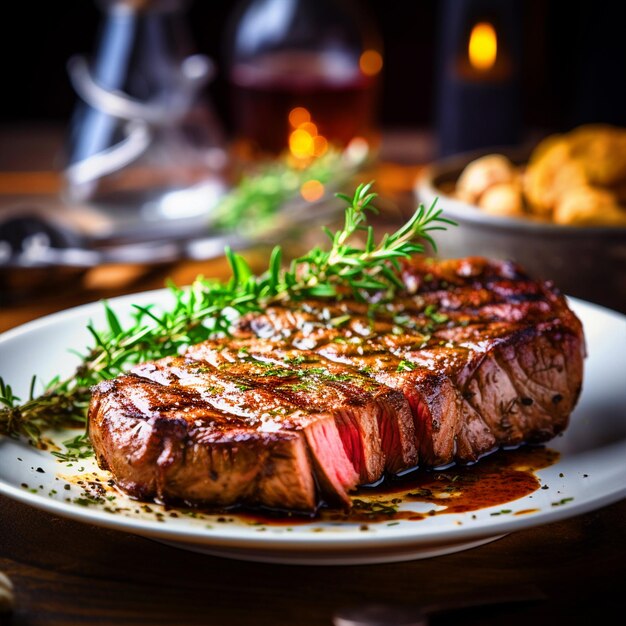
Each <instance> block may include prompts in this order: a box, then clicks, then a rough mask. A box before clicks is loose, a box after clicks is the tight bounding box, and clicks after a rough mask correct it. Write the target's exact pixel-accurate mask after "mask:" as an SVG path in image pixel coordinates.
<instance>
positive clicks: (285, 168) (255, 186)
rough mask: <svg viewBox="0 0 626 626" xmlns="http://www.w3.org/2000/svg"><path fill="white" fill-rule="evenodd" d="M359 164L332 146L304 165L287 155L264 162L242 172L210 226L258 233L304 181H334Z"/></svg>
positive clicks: (297, 190)
mask: <svg viewBox="0 0 626 626" xmlns="http://www.w3.org/2000/svg"><path fill="white" fill-rule="evenodd" d="M359 164H360V162H359V160H358V159H355V158H351V157H350V156H349V155H348V154H346V153H345V152H341V151H339V150H337V149H335V148H329V150H328V151H327V152H326V154H324V155H323V156H321V157H318V158H316V159H313V160H312V161H311V162H309V163H306V164H305V165H300V164H297V163H296V164H294V163H292V161H291V160H290V159H289V158H288V157H284V158H280V159H278V160H275V161H271V162H269V163H265V164H263V165H261V166H260V167H259V168H258V170H257V171H253V172H250V173H247V174H245V175H244V176H243V177H242V178H241V180H239V181H238V183H237V185H236V186H235V188H234V189H233V190H232V191H231V192H230V193H228V194H226V195H225V196H224V198H223V200H221V201H220V202H219V203H218V204H217V206H216V207H215V209H214V210H213V212H212V216H211V220H212V221H211V226H212V228H214V229H218V230H225V231H232V230H237V231H239V232H247V231H252V232H253V233H254V234H255V235H258V233H259V230H263V229H265V228H266V227H271V226H273V224H274V221H275V218H276V213H277V211H278V210H279V209H280V208H281V207H283V206H285V205H286V203H288V202H290V201H292V200H294V199H295V198H297V197H298V195H299V192H300V189H301V187H302V185H303V184H304V183H306V182H308V181H312V180H315V181H317V182H319V183H322V184H323V185H327V184H329V183H330V182H331V181H333V182H335V183H336V181H337V179H338V178H339V179H340V178H341V177H342V176H343V177H346V176H347V175H349V174H350V173H351V172H352V171H354V169H355V168H356V167H357V166H358V165H359Z"/></svg>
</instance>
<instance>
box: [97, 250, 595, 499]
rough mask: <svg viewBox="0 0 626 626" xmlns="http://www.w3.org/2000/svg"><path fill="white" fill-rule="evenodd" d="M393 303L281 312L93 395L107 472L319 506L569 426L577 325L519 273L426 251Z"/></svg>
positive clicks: (172, 488) (202, 495) (196, 490)
mask: <svg viewBox="0 0 626 626" xmlns="http://www.w3.org/2000/svg"><path fill="white" fill-rule="evenodd" d="M402 277H403V281H404V284H405V285H406V292H405V293H404V294H402V295H401V297H399V298H397V299H396V300H395V301H394V302H393V303H387V304H375V303H370V304H368V303H362V302H356V301H354V300H339V301H337V302H332V303H329V302H327V301H323V300H313V301H299V302H289V303H286V304H284V305H280V306H272V307H269V308H267V309H265V310H264V311H263V312H259V313H257V314H253V315H249V316H247V317H245V318H242V319H241V320H239V323H238V325H237V328H236V330H235V336H234V337H233V338H230V339H215V340H211V341H207V342H203V343H201V344H199V345H197V346H193V347H192V348H190V349H189V350H188V352H187V353H186V354H185V355H183V356H182V357H173V358H167V359H162V360H160V361H157V362H154V363H147V364H144V365H141V366H139V367H136V368H134V370H133V371H132V372H131V373H129V374H128V375H125V376H121V377H119V378H117V379H115V380H113V381H108V382H105V383H101V384H100V385H98V386H96V387H95V388H94V390H93V399H92V404H91V407H90V412H89V425H90V434H91V438H92V441H93V444H94V448H95V450H96V453H97V457H98V460H99V462H100V464H101V465H102V466H103V467H106V468H108V469H110V470H111V471H112V472H113V474H114V476H115V477H116V479H117V482H118V484H119V485H120V486H121V487H122V488H123V489H125V490H126V491H128V492H130V493H131V494H133V495H135V496H137V497H141V498H159V499H161V500H185V501H188V502H201V503H209V504H215V505H220V506H224V505H234V504H249V505H260V506H268V507H277V508H286V509H296V510H309V511H311V510H314V509H315V507H316V506H317V505H318V504H319V503H320V501H325V502H328V503H331V504H339V505H346V506H349V502H350V501H349V493H350V491H351V490H352V489H353V488H354V487H355V486H356V485H357V484H363V483H368V482H373V481H375V480H378V479H379V478H380V477H382V476H383V475H384V474H385V473H397V472H400V471H403V470H406V469H409V468H411V467H414V466H416V465H417V464H420V465H422V466H428V467H439V466H445V465H449V464H451V463H455V462H456V463H468V462H474V461H476V460H478V459H479V458H480V457H481V456H484V455H485V454H488V453H490V452H491V451H493V450H495V449H497V448H500V447H503V446H515V445H519V444H521V443H524V442H531V443H539V442H544V441H547V440H549V439H551V438H552V437H554V436H555V435H557V434H558V433H560V432H561V431H563V429H564V428H566V426H567V423H568V419H569V416H570V414H571V412H572V410H573V408H574V406H575V404H576V402H577V399H578V395H579V393H580V388H581V383H582V374H583V359H584V356H585V343H584V336H583V330H582V326H581V324H580V321H579V320H578V319H577V318H576V316H575V315H574V314H573V312H572V311H571V309H570V308H569V307H568V305H567V302H566V300H565V299H564V298H563V297H562V296H561V295H560V294H559V293H558V292H557V291H556V290H555V289H554V288H553V286H552V285H551V284H549V283H541V282H537V281H533V280H531V279H530V278H529V277H528V276H526V275H525V274H524V272H523V271H522V269H521V268H520V267H518V266H516V265H514V264H511V263H504V262H492V261H488V260H486V259H483V258H468V259H457V260H449V261H437V262H435V261H433V260H429V259H417V260H413V261H411V262H410V263H407V264H405V266H404V268H403V273H402Z"/></svg>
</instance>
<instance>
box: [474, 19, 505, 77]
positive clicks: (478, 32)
mask: <svg viewBox="0 0 626 626" xmlns="http://www.w3.org/2000/svg"><path fill="white" fill-rule="evenodd" d="M468 54H469V60H470V63H471V64H472V67H474V68H476V69H477V70H480V71H482V72H486V71H487V70H490V69H491V68H492V67H493V66H494V64H495V62H496V57H497V55H498V37H497V35H496V31H495V28H494V27H493V25H492V24H490V23H489V22H478V23H477V24H476V25H475V26H474V28H472V33H471V35H470V39H469V46H468Z"/></svg>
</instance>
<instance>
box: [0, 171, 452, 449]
mask: <svg viewBox="0 0 626 626" xmlns="http://www.w3.org/2000/svg"><path fill="white" fill-rule="evenodd" d="M371 188H372V183H368V184H361V185H359V186H358V187H357V189H356V191H355V193H354V195H353V196H352V197H349V196H346V195H343V194H337V196H338V197H339V198H341V199H343V200H344V201H345V202H346V205H347V206H346V209H345V218H344V224H343V228H341V229H340V230H338V231H337V232H334V233H333V232H331V231H330V230H329V229H325V232H326V234H327V235H328V237H329V239H330V248H329V249H328V250H324V249H322V248H321V247H315V248H313V249H312V250H311V251H309V252H308V253H307V254H305V255H303V256H300V257H298V258H295V259H293V260H292V261H291V263H290V264H289V266H288V267H283V266H282V251H281V248H280V246H276V247H275V248H274V250H273V251H272V253H271V255H270V260H269V267H268V269H267V271H266V272H264V273H263V274H262V275H260V276H255V275H254V274H253V273H252V270H251V269H250V267H249V265H248V264H247V263H246V261H245V259H244V258H243V257H242V256H241V255H238V254H235V253H234V252H232V251H231V250H229V249H226V250H225V254H226V257H227V259H228V261H229V263H230V267H231V270H232V276H231V278H230V280H228V281H227V282H220V281H215V280H206V279H204V278H198V279H196V280H195V281H194V282H193V284H192V285H191V286H190V287H189V288H181V287H177V286H176V285H172V284H170V285H169V288H170V291H171V293H172V295H173V299H174V303H173V305H172V307H171V308H170V309H169V310H168V311H165V312H162V313H158V312H157V311H155V310H154V307H151V306H139V305H134V309H135V310H134V315H133V321H132V323H131V324H130V325H128V326H127V327H124V325H123V324H122V323H121V322H120V320H119V318H118V317H117V315H116V314H115V312H114V311H113V310H112V309H111V308H110V306H109V305H108V304H107V303H105V304H104V307H105V314H106V319H107V326H108V328H106V329H96V328H95V327H94V326H93V325H92V324H90V325H89V326H88V329H89V331H90V333H91V334H92V336H93V339H94V344H93V347H91V348H90V349H89V350H88V351H87V353H86V354H84V355H81V364H80V365H79V367H78V368H77V370H76V372H75V373H74V374H73V375H72V376H71V377H69V378H67V379H65V380H60V379H58V378H57V379H55V380H53V381H52V382H50V383H49V384H48V385H47V386H46V387H45V389H44V391H43V392H42V393H41V394H40V395H38V396H36V395H35V393H34V388H35V381H34V380H33V382H32V384H31V391H30V394H29V399H28V400H27V401H26V402H24V403H23V404H20V402H21V401H20V399H19V398H17V397H15V395H14V394H13V391H12V390H11V387H10V386H9V385H7V384H5V383H4V382H3V381H0V434H4V435H10V436H23V437H26V438H27V439H28V440H29V441H30V442H31V443H33V444H36V445H40V444H41V442H42V432H43V431H44V430H46V429H48V428H56V427H62V426H64V425H67V424H84V423H85V413H86V409H87V407H88V405H89V399H90V388H91V386H93V385H94V384H96V383H98V382H100V381H102V380H105V379H110V378H114V377H115V376H118V375H119V374H121V373H122V372H124V371H126V370H127V369H128V368H129V367H132V366H133V365H135V364H137V363H141V362H144V361H149V360H153V359H158V358H161V357H164V356H168V355H172V354H177V353H180V352H182V351H183V350H184V349H185V348H186V347H188V346H190V345H193V344H195V343H199V342H201V341H203V340H205V339H208V338H210V337H215V336H225V335H228V334H229V332H230V329H231V326H232V324H233V322H234V321H235V320H236V319H237V318H238V317H240V316H242V315H245V314H246V313H250V312H254V311H260V310H262V309H263V308H264V307H266V306H267V305H269V304H271V303H273V302H274V303H275V302H281V301H285V300H289V299H291V300H299V299H303V298H343V297H352V298H356V299H359V300H367V299H370V300H372V301H381V300H383V301H384V300H386V299H389V298H391V297H393V295H394V293H396V291H398V290H401V289H402V288H403V284H402V282H401V280H400V278H399V270H400V260H401V259H404V258H409V257H410V256H411V255H413V254H415V253H419V252H423V251H424V247H423V244H422V243H418V242H417V241H416V240H417V239H422V240H424V241H428V242H429V243H430V244H431V245H432V246H433V248H434V249H436V247H435V242H434V241H433V239H432V237H431V234H430V233H431V232H433V231H436V230H442V229H444V228H445V226H444V225H446V224H454V222H451V221H450V220H447V219H445V218H443V217H441V210H439V209H437V208H436V207H435V206H434V205H433V206H431V207H430V208H429V209H425V208H424V207H423V206H421V205H420V207H419V208H418V209H417V211H416V212H415V214H414V215H413V217H411V219H409V221H408V222H407V223H406V224H404V226H402V227H401V228H400V229H399V230H397V231H396V232H395V233H393V234H386V235H384V236H383V238H382V240H381V241H380V242H378V243H376V241H375V237H374V229H373V227H372V226H366V225H365V222H366V220H367V212H368V211H370V212H373V211H376V209H375V208H374V206H373V204H372V203H373V201H374V198H375V197H376V194H375V193H373V192H372V191H371ZM359 235H361V236H364V239H365V243H364V244H363V243H362V241H361V242H359V241H358V240H357V239H358V236H359ZM1 405H4V406H1Z"/></svg>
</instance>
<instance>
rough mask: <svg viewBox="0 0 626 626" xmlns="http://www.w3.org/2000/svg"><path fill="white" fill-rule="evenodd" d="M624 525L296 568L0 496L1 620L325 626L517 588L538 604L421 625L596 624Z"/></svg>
mask: <svg viewBox="0 0 626 626" xmlns="http://www.w3.org/2000/svg"><path fill="white" fill-rule="evenodd" d="M624 528H626V502H624V501H622V502H620V503H618V504H614V505H612V506H609V507H606V508H604V509H602V510H599V511H595V512H593V513H589V514H586V515H582V516H578V517H575V518H573V519H570V520H568V521H565V522H561V523H556V524H549V525H546V526H543V527H540V528H536V529H533V530H527V531H522V532H517V533H514V534H511V535H509V536H506V537H503V538H502V539H499V540H497V541H495V542H492V543H490V544H487V545H484V546H481V547H479V548H474V549H472V550H466V551H463V552H458V553H456V554H452V555H448V556H441V557H435V558H431V559H423V560H416V561H410V562H405V563H394V564H383V565H370V566H333V567H327V566H324V567H320V566H309V567H305V566H290V565H269V564H260V563H248V562H244V561H237V560H231V559H223V558H217V557H210V556H205V555H200V554H196V553H193V552H189V551H185V550H179V549H176V548H171V547H168V546H165V545H162V544H159V543H157V542H155V541H152V540H149V539H145V538H142V537H138V536H134V535H131V534H127V533H123V532H118V531H113V530H106V529H102V528H98V527H95V526H91V525H86V524H82V523H78V522H74V521H70V520H66V519H61V518H59V517H56V516H53V515H49V514H47V513H44V512H41V511H39V510H36V509H33V508H31V507H28V506H26V505H23V504H19V503H17V502H12V501H10V500H8V499H7V498H4V497H0V569H2V570H4V571H5V572H6V573H7V574H8V575H9V576H10V577H11V578H12V579H13V582H14V584H15V587H16V595H17V608H16V610H15V612H14V615H13V617H12V621H9V620H8V619H7V620H5V621H6V623H7V624H13V625H15V626H17V625H21V624H24V625H26V624H42V625H43V624H46V625H48V624H163V625H166V624H167V625H178V624H211V625H213V624H215V625H220V626H221V625H224V626H227V625H228V626H248V625H250V624H258V625H263V626H265V625H267V626H282V625H284V626H299V625H303V626H304V625H306V626H328V625H330V624H332V615H333V613H334V612H335V611H337V610H339V609H341V608H342V607H345V606H358V605H362V604H367V603H371V602H375V603H390V604H392V605H405V604H417V605H420V604H432V603H441V604H442V605H444V606H445V605H446V604H451V603H454V602H456V601H459V600H464V599H466V598H472V597H485V596H486V597H489V598H493V599H494V600H496V599H498V598H504V597H506V595H507V594H510V593H511V592H518V591H521V592H524V593H526V592H527V593H528V595H529V598H539V599H530V600H529V601H524V602H517V603H513V604H501V605H496V606H491V607H488V608H486V607H483V608H480V609H472V610H464V611H459V612H456V613H454V614H452V613H449V614H447V615H440V616H439V617H437V618H436V619H435V618H433V620H432V621H433V623H439V624H466V625H468V626H469V625H474V624H476V625H484V626H490V625H492V624H493V625H496V624H498V625H499V624H509V625H511V626H515V625H517V624H519V625H520V626H522V625H524V626H528V624H550V625H556V624H581V625H582V624H585V625H588V624H590V623H594V624H601V623H602V621H603V619H604V618H607V617H608V616H609V615H611V614H615V612H616V611H617V615H619V614H620V613H621V609H622V603H623V598H622V594H623V586H624V581H625V580H626V560H625V558H624V557H625V556H626V533H625V532H624ZM541 595H543V596H545V597H543V598H541V597H539V596H541ZM607 623H609V621H608V620H607ZM610 623H613V622H610Z"/></svg>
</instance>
